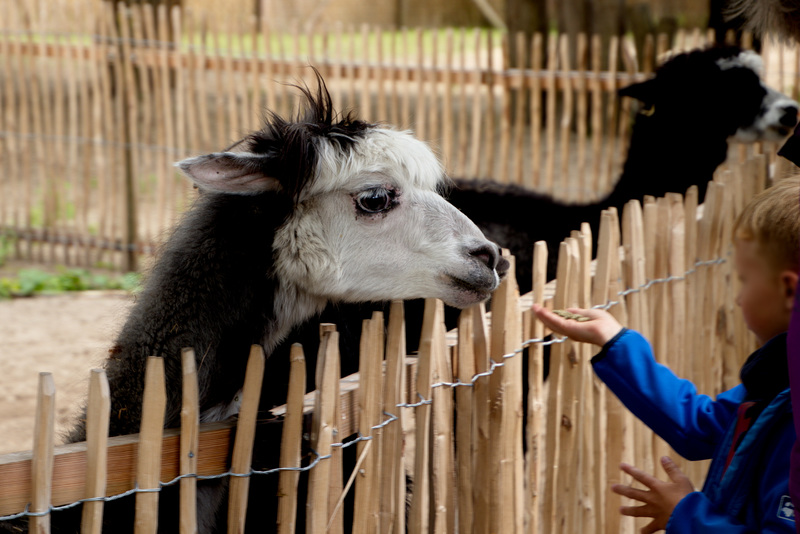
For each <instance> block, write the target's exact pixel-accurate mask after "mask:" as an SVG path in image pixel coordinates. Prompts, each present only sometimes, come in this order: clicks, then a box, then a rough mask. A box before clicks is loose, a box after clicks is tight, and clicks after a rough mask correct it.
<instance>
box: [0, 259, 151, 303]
mask: <svg viewBox="0 0 800 534" xmlns="http://www.w3.org/2000/svg"><path fill="white" fill-rule="evenodd" d="M140 284H141V275H139V274H138V273H126V274H123V275H117V274H97V273H92V272H90V271H87V270H86V269H67V268H63V267H62V268H59V269H58V270H57V272H56V273H52V272H47V271H42V270H39V269H22V270H20V271H19V272H18V273H17V276H16V277H4V278H0V299H4V298H10V297H29V296H33V295H37V294H54V293H63V292H66V291H86V290H90V289H121V290H125V291H129V292H135V291H137V290H138V289H139V286H140Z"/></svg>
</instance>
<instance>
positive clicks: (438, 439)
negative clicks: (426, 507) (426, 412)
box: [431, 315, 456, 534]
mask: <svg viewBox="0 0 800 534" xmlns="http://www.w3.org/2000/svg"><path fill="white" fill-rule="evenodd" d="M451 361H452V356H451V352H450V348H449V347H448V346H447V340H446V336H445V326H444V316H443V315H442V321H441V322H439V323H438V324H437V325H436V329H435V330H434V351H433V362H432V367H433V370H432V377H431V380H432V381H433V383H434V384H441V383H445V384H449V383H452V382H453V373H452V367H451V365H450V362H451ZM431 400H432V401H433V404H432V405H431V494H432V495H431V496H432V498H431V501H432V502H431V504H432V505H433V510H432V518H431V519H432V522H433V532H434V533H437V534H451V533H452V532H454V531H455V497H456V496H455V491H454V488H453V479H454V471H453V469H454V465H455V460H454V458H453V455H454V451H453V418H454V415H453V388H452V387H448V386H439V387H436V388H435V389H432V391H431Z"/></svg>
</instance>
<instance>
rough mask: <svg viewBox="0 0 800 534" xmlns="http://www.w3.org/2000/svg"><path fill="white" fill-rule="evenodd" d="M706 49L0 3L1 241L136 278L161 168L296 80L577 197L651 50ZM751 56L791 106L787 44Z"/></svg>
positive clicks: (459, 161) (243, 126) (160, 219)
mask: <svg viewBox="0 0 800 534" xmlns="http://www.w3.org/2000/svg"><path fill="white" fill-rule="evenodd" d="M265 1H266V0H265ZM268 12H269V10H267V9H263V10H262V13H268ZM706 42H707V37H706V34H705V33H704V32H700V31H695V32H679V33H678V34H677V35H676V37H675V39H674V40H673V41H672V42H670V40H669V39H667V38H666V36H663V35H661V36H651V37H650V38H648V39H646V40H645V43H644V45H643V48H641V49H640V50H638V51H637V48H636V47H635V46H634V44H633V42H632V41H631V40H630V39H626V38H613V39H610V40H609V41H608V42H605V41H603V40H601V39H600V38H599V37H598V36H594V37H591V36H585V35H580V36H577V37H576V38H575V39H569V38H568V37H567V36H566V35H556V34H550V35H547V36H543V35H534V36H525V35H521V34H520V35H507V34H502V33H499V32H497V31H487V30H483V29H447V30H441V31H432V30H422V29H403V30H399V31H390V30H386V29H380V28H373V27H359V28H354V27H345V26H337V27H332V28H327V29H325V30H320V31H317V32H316V33H308V32H305V31H301V30H300V29H298V28H287V29H286V30H285V31H282V32H281V31H275V30H274V29H272V30H271V29H270V25H269V21H267V20H266V17H263V18H262V19H256V18H254V17H249V18H248V17H240V16H236V17H232V18H231V20H230V21H226V20H216V19H214V18H212V19H205V18H202V17H198V16H196V15H194V14H193V12H192V11H190V10H186V11H181V10H180V9H178V8H175V9H173V10H172V11H169V12H168V11H167V10H166V8H164V7H163V6H162V7H159V8H157V9H154V8H153V7H152V5H151V4H150V3H133V4H132V5H130V6H127V7H126V6H124V5H119V6H114V5H113V3H110V2H99V1H98V0H31V1H29V2H23V1H5V2H0V246H6V245H7V246H11V247H12V251H13V254H14V255H15V256H16V257H20V258H23V259H28V260H34V261H41V262H52V263H62V264H67V265H82V266H90V267H91V266H96V265H98V264H101V265H106V266H110V267H114V268H122V269H134V268H135V267H136V266H137V260H139V259H142V258H143V256H149V255H150V254H151V253H152V252H153V250H154V249H155V248H156V246H157V245H158V244H159V243H160V242H161V241H162V238H163V235H164V233H165V232H166V231H167V230H168V228H170V227H171V225H172V223H173V221H174V218H175V216H176V214H179V213H181V212H182V211H183V210H184V209H185V208H186V206H187V205H188V204H189V203H190V202H191V201H192V200H193V199H194V198H195V197H194V193H193V191H192V190H191V187H190V185H189V183H188V181H187V180H185V179H184V178H183V177H182V176H180V175H179V174H178V173H177V172H176V169H175V168H174V166H173V163H174V162H175V161H177V160H180V159H182V158H184V157H188V156H191V155H197V154H200V153H206V152H211V151H217V150H222V149H224V148H225V147H227V146H229V145H231V144H232V143H233V142H235V141H236V140H238V139H240V138H241V137H242V136H243V135H245V134H246V133H247V132H249V131H252V130H254V129H257V128H258V127H259V126H260V120H261V118H262V116H263V113H264V110H271V111H274V112H277V113H278V114H280V115H283V116H287V115H291V114H292V113H293V109H295V108H296V106H297V103H298V96H299V92H298V91H297V90H296V89H295V88H293V87H291V86H289V84H293V83H294V84H298V83H299V84H303V83H306V82H307V83H309V85H310V86H312V87H313V86H314V84H315V83H316V82H315V80H314V79H313V73H312V70H311V69H310V68H309V66H315V67H316V68H318V69H319V71H320V72H321V73H322V75H323V76H324V78H325V80H326V82H327V84H328V88H329V89H330V91H331V93H332V95H333V98H334V105H335V106H336V107H337V108H338V109H342V110H354V111H355V112H356V114H357V115H358V116H359V117H362V118H364V119H367V120H370V121H382V122H388V123H391V124H395V125H397V126H398V127H400V128H411V129H413V130H414V131H415V133H416V134H417V135H418V136H419V137H420V138H422V139H425V140H427V141H429V142H430V143H432V144H433V145H434V146H435V147H436V148H437V150H438V152H439V153H440V155H441V157H442V159H443V161H444V162H445V165H446V168H447V171H448V173H449V174H450V175H451V176H454V177H463V178H479V179H490V180H495V181H499V182H514V183H519V184H522V185H524V186H526V187H529V188H532V189H536V190H539V191H543V192H547V193H552V194H553V195H555V196H556V197H558V198H561V199H565V200H571V201H578V202H581V201H591V200H593V199H596V198H597V197H598V196H599V195H602V194H603V193H605V192H607V191H608V190H609V189H610V188H611V186H612V185H613V183H614V182H615V181H616V178H617V176H618V175H619V173H620V168H621V164H622V162H623V160H624V155H625V153H626V143H627V136H628V133H629V132H628V130H629V128H628V126H629V122H630V118H631V115H630V113H631V110H630V108H631V102H630V101H629V100H628V99H624V100H621V101H620V99H618V98H617V96H616V91H617V89H618V88H620V87H622V86H624V85H627V84H629V83H631V82H633V81H637V80H642V79H644V78H646V77H647V76H649V75H650V73H651V72H652V71H653V69H654V66H655V65H656V64H657V62H658V59H657V58H658V57H659V55H660V54H661V53H663V52H664V51H665V50H668V49H672V50H684V49H688V48H693V47H697V46H702V45H703V44H704V43H706ZM512 50H513V51H515V52H516V53H515V54H513V55H512V54H511V53H510V52H511V51H512ZM764 53H765V57H768V58H769V61H768V62H767V72H766V74H767V81H768V82H769V83H770V84H771V85H773V86H775V87H779V88H781V89H783V90H784V92H786V93H787V94H791V95H795V96H796V95H797V91H798V88H799V87H800V83H798V72H800V69H798V68H797V64H798V54H797V50H796V49H795V48H789V47H787V46H786V45H780V46H779V45H774V44H772V42H771V41H766V44H765V51H764ZM511 57H515V58H516V59H515V60H514V61H513V62H512V60H511V59H510V58H511ZM4 248H5V247H4Z"/></svg>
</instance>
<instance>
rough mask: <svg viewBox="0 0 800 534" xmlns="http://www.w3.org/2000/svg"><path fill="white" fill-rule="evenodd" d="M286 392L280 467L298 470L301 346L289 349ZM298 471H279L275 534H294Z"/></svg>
mask: <svg viewBox="0 0 800 534" xmlns="http://www.w3.org/2000/svg"><path fill="white" fill-rule="evenodd" d="M289 359H290V362H291V363H290V369H289V392H288V394H287V397H286V419H285V420H284V423H283V434H282V435H283V438H282V439H281V459H280V466H281V467H289V468H298V467H300V447H301V445H302V440H303V394H304V393H305V391H306V360H305V355H304V354H303V346H302V345H300V344H299V343H295V344H293V345H292V349H291V353H290V355H289ZM299 480H300V473H299V472H298V471H281V472H280V475H279V479H278V521H277V530H278V534H294V532H295V523H296V521H297V484H298V482H299Z"/></svg>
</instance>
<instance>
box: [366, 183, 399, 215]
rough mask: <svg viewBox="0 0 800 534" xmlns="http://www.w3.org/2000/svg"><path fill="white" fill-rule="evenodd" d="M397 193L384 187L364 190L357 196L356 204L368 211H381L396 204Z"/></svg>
mask: <svg viewBox="0 0 800 534" xmlns="http://www.w3.org/2000/svg"><path fill="white" fill-rule="evenodd" d="M395 195H396V193H395V192H394V191H392V190H389V189H384V188H383V187H376V188H374V189H368V190H367V191H364V192H362V193H361V194H359V195H358V197H357V198H356V204H357V205H358V208H359V209H360V210H361V211H365V212H367V213H380V212H382V211H386V210H388V209H390V208H391V207H392V206H394V199H395Z"/></svg>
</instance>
